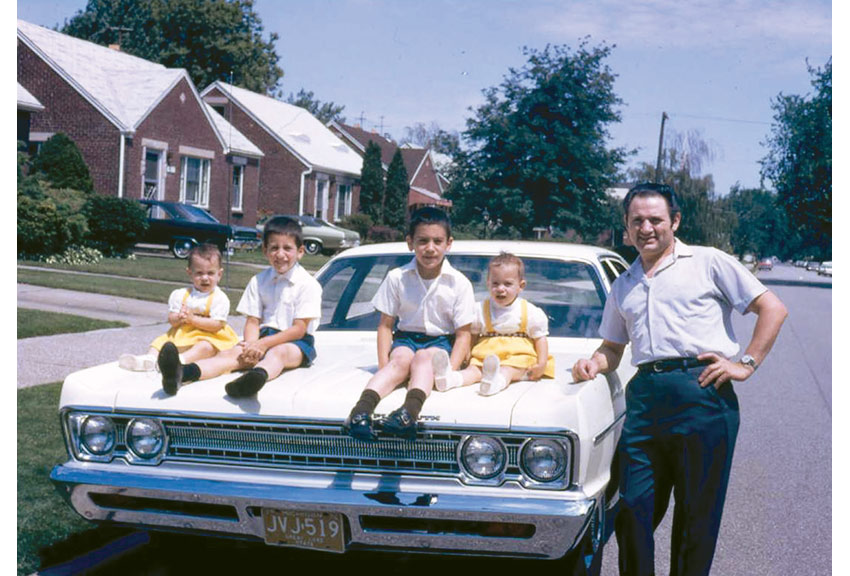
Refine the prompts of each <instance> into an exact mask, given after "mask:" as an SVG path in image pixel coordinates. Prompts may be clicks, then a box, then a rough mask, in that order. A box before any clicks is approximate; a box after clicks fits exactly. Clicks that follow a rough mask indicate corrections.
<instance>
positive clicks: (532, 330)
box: [472, 298, 549, 340]
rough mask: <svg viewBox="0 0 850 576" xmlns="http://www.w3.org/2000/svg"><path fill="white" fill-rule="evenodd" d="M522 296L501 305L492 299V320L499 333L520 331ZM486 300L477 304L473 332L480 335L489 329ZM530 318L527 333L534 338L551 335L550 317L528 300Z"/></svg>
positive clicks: (494, 329) (495, 329) (495, 330)
mask: <svg viewBox="0 0 850 576" xmlns="http://www.w3.org/2000/svg"><path fill="white" fill-rule="evenodd" d="M522 301H523V300H522V298H517V299H515V300H514V301H513V302H511V303H510V304H509V305H508V306H500V305H499V304H497V303H496V302H493V301H492V300H490V320H491V322H492V326H493V331H494V332H496V333H497V334H516V333H518V332H519V331H520V325H521V324H522ZM484 302H486V300H482V301H481V302H478V303H477V304H476V305H475V320H474V321H473V322H472V333H473V334H478V335H479V336H480V335H482V334H484V333H485V331H486V330H487V322H486V319H485V318H484ZM526 306H527V310H528V318H527V324H526V333H527V334H528V336H529V337H530V338H532V339H533V340H537V339H538V338H542V337H543V336H548V335H549V318H547V317H546V313H545V312H543V310H541V309H540V308H538V307H537V306H535V305H534V304H532V303H531V302H528V301H527V300H526Z"/></svg>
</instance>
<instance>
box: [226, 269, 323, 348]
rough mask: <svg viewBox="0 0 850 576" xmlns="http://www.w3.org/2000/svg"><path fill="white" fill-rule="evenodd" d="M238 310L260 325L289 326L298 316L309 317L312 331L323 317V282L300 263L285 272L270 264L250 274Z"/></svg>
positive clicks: (282, 327) (304, 318) (281, 328)
mask: <svg viewBox="0 0 850 576" xmlns="http://www.w3.org/2000/svg"><path fill="white" fill-rule="evenodd" d="M236 310H237V312H239V313H240V314H244V315H246V316H253V317H254V318H259V319H260V327H261V328H265V327H269V328H274V329H276V330H286V329H287V328H289V327H291V326H292V323H293V322H294V321H295V320H298V319H303V320H309V322H308V324H307V333H308V334H312V333H314V332H315V331H316V327H317V326H318V325H319V320H320V319H321V317H322V286H321V284H319V282H318V281H317V280H316V279H315V278H313V276H311V275H310V273H309V272H307V271H306V270H305V269H304V268H303V267H302V266H301V265H300V264H296V265H295V266H293V267H292V268H290V269H289V270H287V271H286V273H284V274H278V273H277V271H276V270H275V269H274V268H271V267H269V268H267V269H265V270H263V271H262V272H260V273H259V274H257V275H256V276H254V277H253V278H251V280H250V281H249V282H248V286H247V287H246V288H245V292H243V293H242V299H241V300H240V301H239V305H238V306H237V307H236Z"/></svg>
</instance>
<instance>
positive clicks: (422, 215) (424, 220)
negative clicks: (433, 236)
mask: <svg viewBox="0 0 850 576" xmlns="http://www.w3.org/2000/svg"><path fill="white" fill-rule="evenodd" d="M428 224H439V225H440V226H442V227H443V229H445V231H446V237H447V238H451V237H452V221H451V219H450V218H449V215H448V214H446V213H445V211H443V210H440V209H439V208H435V207H433V206H425V207H424V208H420V209H419V210H416V211H415V212H414V213H413V214H411V215H410V224H409V225H408V227H407V235H408V236H410V237H411V238H413V235H414V234H415V233H416V228H418V227H419V226H423V225H428Z"/></svg>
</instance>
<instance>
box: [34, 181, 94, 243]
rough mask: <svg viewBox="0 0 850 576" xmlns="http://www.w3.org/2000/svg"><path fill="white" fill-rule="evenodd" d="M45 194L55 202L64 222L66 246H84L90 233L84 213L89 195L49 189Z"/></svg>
mask: <svg viewBox="0 0 850 576" xmlns="http://www.w3.org/2000/svg"><path fill="white" fill-rule="evenodd" d="M44 193H45V195H46V196H47V197H48V198H50V199H51V200H53V204H54V205H55V206H56V211H57V212H58V213H59V216H60V217H61V218H62V220H63V221H64V227H63V228H64V229H63V234H64V236H65V242H64V243H65V245H66V246H73V245H76V244H82V243H83V242H84V240H85V238H86V235H87V234H88V231H89V227H88V221H87V220H86V215H85V214H84V213H83V207H84V206H85V204H86V201H87V200H88V195H87V194H86V193H84V192H80V191H79V190H70V189H62V190H56V189H54V188H47V189H46V190H45V191H44Z"/></svg>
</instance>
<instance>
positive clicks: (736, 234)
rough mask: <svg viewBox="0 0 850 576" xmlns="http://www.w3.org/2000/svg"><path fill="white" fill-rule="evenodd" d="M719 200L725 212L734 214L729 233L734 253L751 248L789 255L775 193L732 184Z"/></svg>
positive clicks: (785, 233)
mask: <svg viewBox="0 0 850 576" xmlns="http://www.w3.org/2000/svg"><path fill="white" fill-rule="evenodd" d="M722 203H723V205H724V206H725V209H726V210H727V211H728V212H730V213H732V214H734V215H735V221H736V222H735V226H734V227H733V229H732V236H731V242H732V248H733V250H734V251H735V254H738V255H744V254H746V253H747V252H750V253H753V254H757V255H760V256H773V255H778V256H779V257H781V258H786V257H788V256H789V255H790V254H789V252H790V249H791V248H792V247H791V246H789V245H788V240H789V239H788V237H787V236H788V235H787V228H786V227H787V224H786V220H785V213H784V211H783V210H782V208H781V207H780V206H779V204H778V201H777V196H776V194H773V193H771V192H769V191H767V190H761V189H750V188H740V187H739V186H737V185H735V186H733V187H732V190H731V191H730V192H729V194H728V195H727V196H726V197H725V198H724V199H723V200H722Z"/></svg>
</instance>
